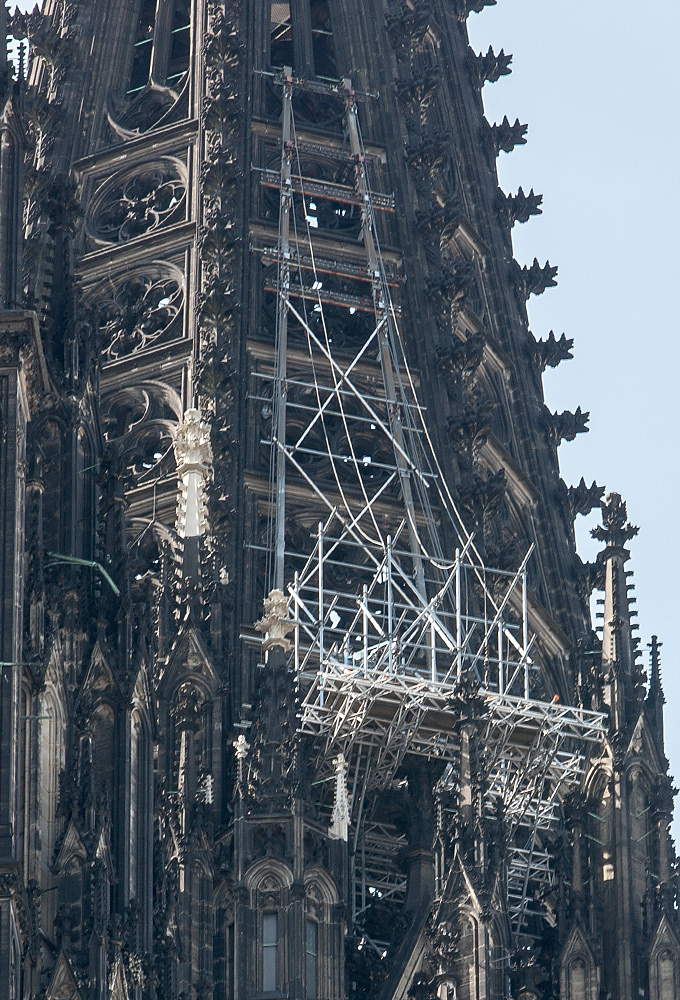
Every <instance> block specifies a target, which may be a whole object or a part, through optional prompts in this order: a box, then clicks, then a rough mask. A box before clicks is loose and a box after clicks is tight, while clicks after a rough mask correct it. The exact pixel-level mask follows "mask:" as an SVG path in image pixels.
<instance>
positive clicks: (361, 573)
mask: <svg viewBox="0 0 680 1000" xmlns="http://www.w3.org/2000/svg"><path fill="white" fill-rule="evenodd" d="M275 82H276V83H277V84H278V85H279V86H281V87H282V89H283V115H282V122H283V124H282V146H281V160H280V162H281V166H280V173H279V176H278V178H275V177H274V176H272V175H273V173H274V172H273V171H271V170H269V171H263V172H262V175H261V183H262V184H265V185H267V186H274V183H276V185H277V186H278V189H279V227H278V243H277V246H276V247H270V248H268V249H265V250H264V252H263V256H264V259H265V260H266V261H271V262H276V264H277V281H276V287H275V289H274V290H275V292H276V295H277V310H276V361H275V371H274V372H273V373H272V374H267V373H266V372H258V373H255V377H256V378H258V379H259V380H260V381H261V383H266V382H270V383H271V395H272V398H273V424H272V427H273V431H272V440H271V442H268V443H269V444H270V446H271V448H272V459H271V475H272V482H271V494H272V497H273V498H275V502H274V503H273V505H272V519H273V531H272V539H273V545H272V549H273V560H272V564H271V567H270V573H269V583H270V585H271V586H273V588H276V589H278V590H280V591H283V592H284V593H285V592H286V591H287V594H288V602H289V614H290V619H291V625H292V627H293V629H294V649H293V652H292V654H291V655H292V665H293V666H294V668H295V670H296V672H297V674H298V678H299V682H300V689H301V691H302V706H301V715H300V728H301V731H302V732H304V733H308V734H312V735H313V736H314V737H316V739H315V746H316V747H317V750H318V752H317V756H316V759H315V762H314V763H315V767H316V769H317V780H316V782H315V786H316V787H317V788H318V789H319V790H320V791H319V796H320V800H319V806H320V808H321V810H322V811H323V810H326V811H327V812H328V814H329V815H330V807H331V802H330V799H329V798H328V794H329V790H330V789H331V788H332V787H333V782H332V780H331V779H332V778H333V776H334V773H335V772H334V760H335V759H336V758H337V756H338V754H340V753H342V754H343V756H344V759H345V761H346V762H347V764H348V774H347V778H348V788H349V790H350V814H351V815H350V818H351V823H352V833H351V838H352V844H353V858H354V866H355V874H356V886H357V890H356V895H355V911H359V910H361V908H362V907H365V906H366V898H367V892H369V893H377V894H379V895H391V896H395V897H396V898H399V896H400V894H403V891H404V879H403V876H402V875H401V874H400V873H399V870H398V866H397V865H396V862H395V857H396V855H397V853H398V848H399V843H398V838H396V835H395V833H394V831H393V830H390V829H389V824H387V825H385V824H384V823H380V822H379V821H378V820H377V819H376V818H375V817H374V816H373V815H372V804H373V803H374V801H375V796H376V794H377V793H378V792H379V791H380V790H381V789H384V788H386V787H388V786H389V785H390V783H391V782H393V781H394V780H395V778H396V776H397V772H398V769H399V767H400V766H401V764H402V762H403V761H404V758H405V757H406V756H407V755H415V756H425V757H428V758H437V759H439V760H441V761H442V764H443V765H444V767H445V770H444V776H443V778H442V779H441V783H442V787H444V786H445V785H446V782H447V781H453V780H454V778H453V774H454V773H455V769H456V766H457V762H458V760H459V754H460V746H459V743H458V739H459V738H458V736H457V727H456V723H457V721H458V713H459V709H457V708H456V705H457V704H458V703H459V699H460V697H462V696H463V695H461V692H462V691H463V690H466V691H470V690H474V692H475V694H474V698H475V700H476V702H477V703H478V704H481V705H482V706H483V708H482V720H481V725H482V737H483V745H484V748H485V749H484V752H485V767H486V769H487V774H486V779H487V780H486V787H487V791H486V793H485V794H486V796H487V800H488V802H489V804H490V805H492V806H494V807H496V811H497V812H498V810H499V809H500V813H501V814H502V815H503V817H504V822H505V824H506V827H507V842H508V844H509V845H510V846H509V853H508V859H509V860H508V864H507V901H508V916H509V919H510V923H511V928H512V930H513V932H514V934H515V935H516V936H519V935H521V934H522V933H523V931H524V929H525V926H526V922H527V919H528V918H529V917H530V916H532V915H533V913H534V904H533V900H534V899H535V897H536V895H537V893H539V894H540V892H542V891H545V889H546V887H549V886H550V885H551V884H552V879H553V875H552V871H551V867H550V856H549V854H548V853H547V851H546V850H545V842H544V834H545V832H546V831H548V830H550V829H551V828H553V827H555V825H556V824H558V823H559V821H560V803H561V800H562V798H563V796H564V794H565V793H566V792H567V791H568V790H570V789H572V788H574V787H575V786H576V785H577V784H578V783H579V781H580V780H581V778H582V775H583V763H584V749H583V748H584V747H585V746H588V745H589V746H591V747H592V746H594V745H595V744H596V743H597V742H598V741H599V740H600V739H601V737H602V733H603V721H602V716H600V715H599V714H598V713H595V712H588V711H585V710H583V709H579V708H574V707H570V706H563V705H560V704H559V703H557V702H556V701H553V702H551V703H548V702H543V701H540V700H537V699H536V698H532V675H533V673H534V671H536V670H537V669H538V668H537V666H536V665H535V664H534V662H533V659H532V653H533V650H534V646H535V636H533V635H532V634H531V631H530V627H529V616H528V599H527V564H528V561H529V559H530V557H531V549H530V550H529V551H528V552H527V553H526V554H525V556H524V558H523V559H522V561H521V563H520V566H519V567H518V569H517V570H516V571H515V572H508V571H503V570H497V569H492V568H490V567H487V566H485V565H484V563H483V561H482V559H481V558H480V555H479V552H478V551H477V549H476V547H475V543H474V537H473V536H471V535H470V534H469V533H468V532H467V530H466V528H465V525H464V523H463V521H462V518H461V517H460V515H459V513H458V511H457V509H456V505H455V503H454V500H453V497H452V495H451V493H450V491H449V489H448V487H447V484H446V481H445V478H444V476H443V474H442V471H441V468H440V465H439V462H438V460H437V455H436V450H435V448H434V446H433V442H432V440H431V438H430V435H429V433H428V427H427V420H426V413H425V411H424V409H423V407H422V405H421V403H420V402H419V399H418V395H417V391H416V386H417V384H418V378H417V375H414V374H413V373H412V372H411V369H410V367H409V364H408V360H407V356H406V350H405V347H404V341H403V338H402V335H401V331H400V326H399V317H400V309H399V305H398V287H399V276H398V273H397V272H396V271H395V269H394V268H393V267H392V268H391V269H390V267H388V265H387V264H386V262H385V259H384V257H383V254H382V252H381V249H380V241H379V238H378V226H377V224H376V212H379V211H381V212H393V211H394V208H395V206H394V199H393V197H392V196H391V195H389V194H380V193H376V192H373V191H372V189H371V185H370V177H369V173H370V171H369V157H368V156H367V153H366V149H365V147H364V144H363V141H362V136H361V129H360V124H359V114H358V105H357V100H358V98H360V97H362V98H367V97H368V96H369V95H358V94H357V93H356V92H355V91H354V90H353V89H352V86H351V84H350V82H349V81H348V80H344V81H342V83H341V84H340V85H337V86H334V85H325V84H323V83H321V82H319V81H302V80H297V79H295V78H294V76H293V73H292V70H290V69H284V70H283V72H282V73H281V74H280V75H278V76H277V77H276V78H275ZM297 89H309V90H313V91H323V92H325V93H333V94H335V95H338V94H339V95H341V96H342V97H343V98H344V100H345V132H346V138H347V144H348V147H349V151H347V150H345V151H344V152H343V153H342V154H341V153H339V151H337V150H334V151H333V153H332V155H333V157H334V159H335V160H337V159H338V157H344V158H345V160H346V162H347V163H348V165H349V166H351V167H352V169H353V173H354V184H353V186H349V185H342V184H338V183H330V182H329V183H324V182H320V181H318V180H310V179H309V178H306V177H305V176H304V175H303V171H302V167H301V146H304V143H301V142H300V141H299V138H298V135H297V132H296V128H295V115H294V100H293V98H294V94H295V92H296V90H297ZM323 152H324V151H323V148H322V147H315V154H316V155H323ZM328 155H331V154H330V153H328ZM322 199H328V200H330V201H331V202H332V203H333V204H334V205H336V206H337V205H349V206H352V208H358V209H359V210H360V213H361V242H362V244H363V250H364V253H365V268H364V269H363V270H362V269H361V268H360V267H357V266H356V264H354V263H352V262H351V261H350V260H348V259H342V260H341V259H337V258H334V259H329V258H328V257H327V256H324V255H327V254H328V252H329V251H328V248H327V245H326V244H324V241H323V240H322V239H320V238H319V234H318V233H317V232H316V227H315V222H316V220H315V217H314V209H315V207H316V201H317V200H322ZM344 210H345V209H343V208H336V209H335V211H336V212H342V211H344ZM303 219H304V228H302V226H301V225H299V224H298V223H299V222H301V220H303ZM310 277H311V279H312V280H311V284H310V280H309V279H310ZM365 284H370V288H371V298H370V299H369V298H368V297H367V296H366V295H363V294H360V293H359V294H357V291H358V290H359V289H360V287H361V286H362V285H365ZM348 286H349V288H350V290H349V291H348V290H347V288H348ZM395 289H396V290H397V291H396V292H395ZM395 298H396V299H397V301H395ZM329 304H330V305H333V306H334V307H338V306H339V307H341V308H345V309H349V310H350V312H352V313H354V312H356V311H358V310H362V311H364V312H368V311H371V312H372V313H373V315H374V318H375V322H374V325H373V329H372V332H371V333H370V334H369V335H368V336H367V337H366V338H365V339H364V340H363V341H362V342H361V343H360V344H359V345H356V346H354V347H352V348H348V347H347V346H346V345H345V346H341V347H340V348H337V347H336V345H335V343H334V335H333V329H332V323H331V322H330V321H327V317H326V310H325V307H326V306H328V305H329ZM292 328H294V329H295V331H296V338H297V339H296V346H295V349H294V351H293V352H292V353H291V350H290V348H289V339H290V338H289V333H290V330H291V329H292ZM300 343H302V344H303V345H304V346H303V347H300ZM376 358H377V364H376ZM262 398H263V399H266V396H265V395H263V397H262ZM319 463H321V464H322V466H323V475H318V474H315V473H313V472H310V471H309V467H310V464H312V465H313V466H314V467H316V468H318V466H319ZM287 480H288V482H287ZM292 483H299V484H301V485H303V486H304V487H305V488H306V489H307V490H309V491H310V492H311V494H312V496H313V497H314V500H315V503H317V504H318V507H319V509H320V510H322V511H324V512H325V513H324V515H323V517H322V518H321V519H320V520H319V523H318V529H317V532H316V536H315V537H314V538H313V539H311V540H310V549H311V551H309V552H308V553H300V552H293V551H287V550H286V547H285V529H286V489H287V486H288V487H290V486H291V484H292ZM451 538H453V539H454V540H455V542H454V552H453V554H452V555H450V556H447V553H446V552H445V551H444V541H443V540H444V539H446V545H447V547H448V545H449V544H450V541H449V540H450V539H451ZM463 682H465V683H463ZM456 699H458V701H457V700H456Z"/></svg>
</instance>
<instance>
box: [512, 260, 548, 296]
mask: <svg viewBox="0 0 680 1000" xmlns="http://www.w3.org/2000/svg"><path fill="white" fill-rule="evenodd" d="M513 265H514V270H515V280H516V283H517V290H518V292H519V293H520V295H522V296H523V298H524V299H525V300H526V299H528V298H529V296H530V295H542V294H543V292H544V291H545V290H546V288H555V286H556V285H557V282H556V280H555V278H556V277H557V267H554V266H553V265H552V264H551V263H550V261H549V260H547V261H546V262H545V264H539V263H538V259H537V258H536V257H534V262H533V264H531V266H530V267H520V266H519V264H518V263H517V262H516V261H513Z"/></svg>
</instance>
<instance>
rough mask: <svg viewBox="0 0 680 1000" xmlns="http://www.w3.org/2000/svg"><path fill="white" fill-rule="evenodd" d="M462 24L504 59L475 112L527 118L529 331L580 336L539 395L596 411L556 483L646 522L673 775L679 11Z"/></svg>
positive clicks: (599, 2)
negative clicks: (533, 212) (543, 282)
mask: <svg viewBox="0 0 680 1000" xmlns="http://www.w3.org/2000/svg"><path fill="white" fill-rule="evenodd" d="M468 23H469V29H470V36H471V42H472V45H473V47H474V48H475V49H476V50H477V51H482V50H483V51H486V49H487V48H488V47H489V45H490V44H491V45H493V46H494V48H495V49H496V51H498V49H499V48H501V47H502V48H504V49H505V51H506V53H507V52H512V53H513V55H514V60H513V73H512V75H511V76H509V77H503V78H502V79H501V80H500V81H499V82H498V83H495V84H486V86H485V88H484V103H485V107H486V113H487V117H488V119H489V121H491V122H493V121H500V120H501V119H502V117H503V115H505V114H507V115H508V118H509V119H510V121H514V120H515V118H516V117H519V118H520V120H521V121H522V122H527V123H528V124H529V132H528V142H527V145H526V146H520V147H517V148H516V149H515V150H514V151H513V152H512V153H510V154H509V155H506V154H504V153H501V155H500V157H499V174H500V181H501V186H502V187H503V188H504V190H506V191H515V190H516V189H517V187H518V186H519V185H520V184H521V185H522V186H523V188H524V190H525V191H527V190H528V189H529V188H531V187H533V188H534V189H535V190H536V191H537V192H541V193H542V194H543V195H544V204H543V215H541V216H538V217H536V218H534V219H532V220H531V221H530V222H528V223H527V224H526V225H524V226H515V229H514V246H515V256H516V258H517V259H518V260H519V262H520V263H521V264H528V263H531V261H532V260H533V258H534V257H535V256H536V257H538V258H539V260H540V261H541V263H543V261H545V260H546V259H547V258H549V259H550V262H551V264H557V265H558V266H559V275H558V281H559V286H558V287H557V288H555V289H549V290H548V291H547V292H545V293H544V294H543V295H542V296H540V297H539V298H532V299H531V301H530V320H531V326H532V329H533V331H534V333H535V334H536V336H538V337H544V336H545V335H546V334H547V333H548V331H549V330H551V329H553V330H554V331H555V333H556V334H557V335H559V334H560V333H562V332H565V333H566V334H567V336H568V337H573V338H574V341H575V343H574V360H573V361H568V362H563V363H562V365H560V367H559V368H558V369H556V370H549V371H548V373H547V375H546V378H545V390H546V399H547V402H548V405H549V406H550V407H551V408H552V409H555V410H562V409H571V410H573V409H575V408H576V407H577V406H579V405H580V406H582V407H583V409H584V410H589V411H590V414H591V419H590V426H591V430H590V433H589V434H585V435H580V436H579V437H578V438H577V439H576V441H574V442H572V443H564V444H563V445H562V446H561V447H560V464H561V467H562V475H563V476H564V479H565V480H566V482H567V483H570V484H571V483H577V482H578V481H579V479H580V478H581V476H584V477H585V479H586V481H587V482H588V483H590V482H591V481H592V480H593V479H597V481H598V483H600V484H601V485H603V486H606V487H607V489H608V490H615V491H616V492H618V493H621V495H622V496H623V498H624V499H625V500H626V501H627V503H628V513H629V516H630V519H631V520H632V521H633V523H634V524H638V525H639V526H640V534H639V535H638V537H637V538H636V539H634V540H633V541H632V542H631V543H630V550H631V553H632V559H631V562H630V564H629V568H631V569H633V570H634V571H635V582H636V584H637V590H636V594H637V598H638V605H637V607H638V610H639V613H640V616H639V621H640V635H641V637H642V645H643V648H644V649H645V662H647V655H646V654H647V650H646V644H647V642H648V641H649V637H650V635H652V634H653V633H656V634H658V635H659V638H660V639H661V641H662V642H663V644H664V647H663V650H662V669H663V679H664V686H665V691H666V700H667V704H666V745H667V752H668V755H669V757H670V759H671V770H672V771H675V772H676V773H677V774H678V775H679V776H680V726H678V723H677V713H676V709H675V706H676V704H677V703H678V700H679V699H680V672H679V671H678V659H679V656H680V636H679V635H678V632H679V630H680V622H679V618H680V615H679V613H678V609H677V608H676V605H675V597H674V594H675V588H676V586H677V585H678V583H677V581H678V574H677V567H678V562H679V558H680V551H679V550H680V543H679V541H678V527H677V524H676V510H675V507H676V502H677V495H676V490H677V489H678V486H679V474H678V468H677V458H676V452H677V439H678V430H679V427H678V400H679V399H680V387H679V385H678V382H679V378H680V347H679V345H678V319H677V317H678V310H677V307H674V305H673V301H674V299H675V300H677V298H678V292H679V290H680V287H679V282H678V278H677V274H676V270H677V266H678V265H677V249H676V248H677V239H678V233H679V231H680V210H679V208H678V182H677V164H678V159H679V154H680V138H679V136H680V132H679V130H678V127H677V107H678V74H677V56H676V50H677V44H678V39H679V38H680V3H678V0H655V2H653V3H649V4H645V5H644V11H643V10H642V9H641V7H640V4H639V3H638V2H637V0H635V2H634V0H585V2H584V0H499V2H498V5H497V6H495V7H489V8H487V9H486V10H484V11H483V12H482V13H481V14H472V15H471V16H470V19H469V22H468ZM596 520H597V518H596V516H595V515H594V514H593V515H591V517H590V518H588V519H585V518H582V517H580V518H579V519H578V522H579V523H578V524H577V530H578V535H579V551H580V554H581V555H582V556H583V557H584V558H592V557H593V556H594V555H595V553H596V552H597V548H598V546H597V544H596V543H594V542H593V541H592V540H591V539H590V538H589V531H588V529H589V528H590V527H591V526H592V524H593V523H595V521H596ZM676 616H677V617H676ZM675 829H676V836H678V835H680V823H678V822H676V824H675Z"/></svg>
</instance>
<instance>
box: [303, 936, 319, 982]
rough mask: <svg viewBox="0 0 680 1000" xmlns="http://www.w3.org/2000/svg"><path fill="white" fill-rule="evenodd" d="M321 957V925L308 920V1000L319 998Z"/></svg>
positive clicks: (306, 967)
mask: <svg viewBox="0 0 680 1000" xmlns="http://www.w3.org/2000/svg"><path fill="white" fill-rule="evenodd" d="M318 955H319V925H318V924H317V922H316V921H315V920H310V919H309V918H308V919H307V927H306V936H305V996H306V1000H316V997H317V961H318Z"/></svg>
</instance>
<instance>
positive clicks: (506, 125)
mask: <svg viewBox="0 0 680 1000" xmlns="http://www.w3.org/2000/svg"><path fill="white" fill-rule="evenodd" d="M528 128H529V126H528V125H522V124H521V122H520V120H519V118H516V119H515V121H514V123H513V124H512V125H511V124H510V121H509V119H508V116H507V115H506V116H505V117H504V118H503V121H502V122H501V123H500V125H492V126H491V140H492V143H493V147H494V149H495V151H496V154H498V153H500V152H503V153H511V152H512V151H513V149H514V148H515V146H524V145H525V144H526V141H527V140H526V133H527V130H528Z"/></svg>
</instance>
